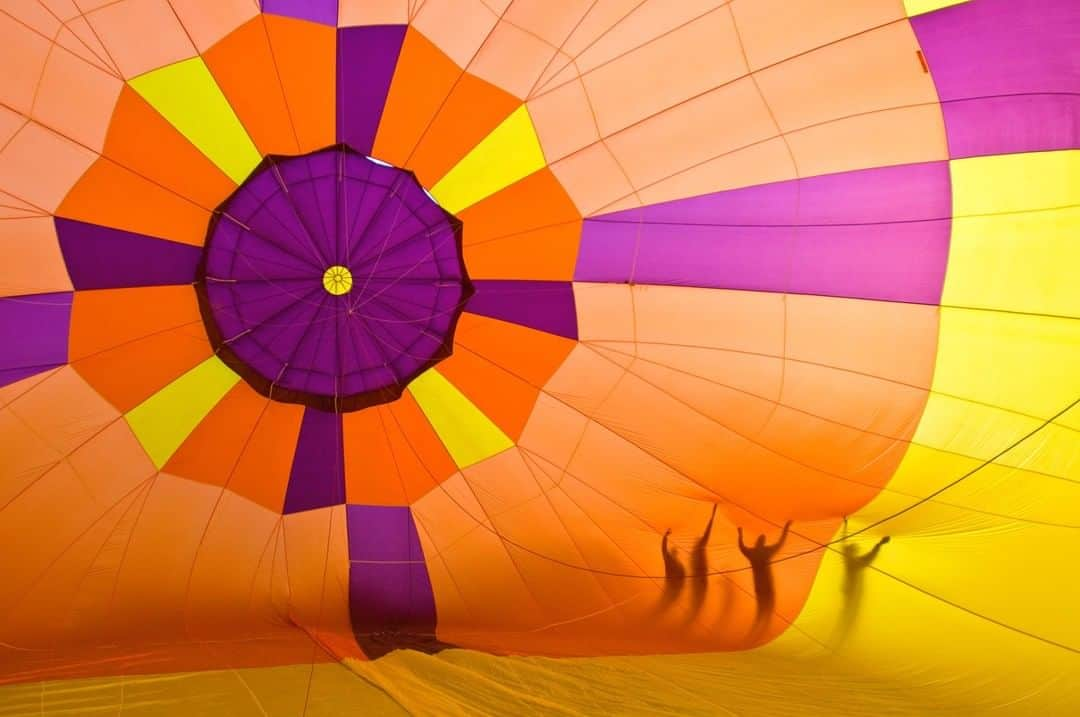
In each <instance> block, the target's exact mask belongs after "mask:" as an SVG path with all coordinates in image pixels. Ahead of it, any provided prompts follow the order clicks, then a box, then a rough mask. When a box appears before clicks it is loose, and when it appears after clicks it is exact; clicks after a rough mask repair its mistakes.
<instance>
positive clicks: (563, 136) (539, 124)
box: [529, 80, 600, 162]
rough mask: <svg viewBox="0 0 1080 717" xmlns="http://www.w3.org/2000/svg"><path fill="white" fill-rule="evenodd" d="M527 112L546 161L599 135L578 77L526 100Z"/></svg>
mask: <svg viewBox="0 0 1080 717" xmlns="http://www.w3.org/2000/svg"><path fill="white" fill-rule="evenodd" d="M529 116H530V117H532V120H533V126H534V127H535V128H536V136H537V137H539V138H540V145H541V146H542V147H543V148H544V156H545V157H547V158H548V161H549V162H554V161H555V160H557V159H561V158H563V157H565V156H567V155H568V154H571V153H573V152H574V151H576V150H578V149H580V148H582V147H587V146H588V145H590V144H592V143H593V142H596V141H598V140H599V139H600V130H599V128H597V126H596V115H594V114H593V110H592V107H591V106H590V104H589V97H588V95H586V94H585V85H584V84H583V83H582V82H581V81H580V80H577V81H574V82H567V83H566V84H564V85H561V86H560V87H558V88H557V89H554V90H552V91H551V92H546V93H544V94H542V95H540V96H539V97H534V98H533V99H531V100H529Z"/></svg>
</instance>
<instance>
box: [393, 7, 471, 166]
mask: <svg viewBox="0 0 1080 717" xmlns="http://www.w3.org/2000/svg"><path fill="white" fill-rule="evenodd" d="M460 76H461V68H460V67H458V66H457V65H455V64H454V61H453V60H451V59H450V58H449V57H447V56H446V55H445V54H444V53H443V52H442V50H440V49H439V48H437V47H436V46H435V45H434V43H432V42H431V40H429V39H427V38H426V37H424V36H423V35H421V34H420V33H419V32H417V31H416V29H415V28H413V27H409V29H408V30H406V31H405V40H404V42H403V43H402V45H401V53H400V54H399V55H398V62H397V66H396V67H395V69H394V78H393V80H392V81H391V83H390V91H389V93H388V94H387V97H386V105H385V107H384V108H383V113H382V117H381V119H380V120H379V131H378V134H376V136H375V146H374V149H372V154H373V155H374V156H376V157H378V158H379V159H382V160H383V161H386V162H390V163H391V164H395V165H398V166H403V165H404V164H405V162H406V160H408V158H409V157H410V156H411V155H412V152H413V149H414V148H415V147H416V144H417V142H419V141H420V138H421V137H422V136H423V134H424V132H425V130H426V129H427V127H428V125H429V124H430V123H431V121H432V120H433V119H434V118H435V115H436V113H437V112H438V111H439V109H440V108H441V107H442V104H443V102H444V100H445V99H446V97H447V96H448V95H449V94H450V91H451V90H452V89H453V87H454V84H455V83H456V82H457V81H458V78H459V77H460Z"/></svg>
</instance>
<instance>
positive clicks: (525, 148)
mask: <svg viewBox="0 0 1080 717" xmlns="http://www.w3.org/2000/svg"><path fill="white" fill-rule="evenodd" d="M544 166H546V161H545V160H544V152H543V150H541V149H540V140H539V138H537V136H536V130H535V129H534V128H533V123H532V118H531V117H529V111H528V110H527V109H526V108H525V105H522V106H521V107H519V108H517V109H516V110H514V112H513V113H512V114H511V115H510V116H509V117H507V118H506V119H505V120H503V122H502V124H500V125H499V126H498V127H496V128H495V129H494V130H493V131H492V132H491V134H489V135H488V136H487V137H485V138H484V139H483V140H481V141H480V144H478V145H476V147H474V148H473V150H472V151H471V152H469V153H468V154H467V155H465V158H464V159H462V160H461V161H460V162H458V163H457V165H456V166H455V167H454V168H453V169H451V170H450V171H449V172H448V173H447V174H446V176H445V177H443V178H442V179H441V180H439V182H438V183H437V184H436V185H435V186H434V187H432V189H431V193H432V195H433V196H434V197H435V199H436V200H438V202H439V204H441V205H442V206H443V207H444V208H445V209H446V210H447V211H450V212H459V211H461V210H462V209H465V208H466V207H469V206H472V205H473V204H476V203H477V202H479V201H480V200H481V199H484V198H485V197H489V196H491V195H492V194H494V193H495V192H497V191H499V190H500V189H503V188H505V187H508V186H510V185H511V184H513V183H514V182H516V181H518V180H519V179H524V178H525V177H527V176H529V175H530V174H532V173H533V172H536V171H538V170H540V169H543V168H544Z"/></svg>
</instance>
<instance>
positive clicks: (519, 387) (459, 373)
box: [439, 351, 540, 441]
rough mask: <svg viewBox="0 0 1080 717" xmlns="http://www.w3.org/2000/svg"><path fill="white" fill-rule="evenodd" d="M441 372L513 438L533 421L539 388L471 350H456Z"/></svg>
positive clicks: (442, 366) (441, 368)
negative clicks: (530, 416)
mask: <svg viewBox="0 0 1080 717" xmlns="http://www.w3.org/2000/svg"><path fill="white" fill-rule="evenodd" d="M439 372H440V373H442V374H443V375H444V376H446V378H448V379H449V380H450V381H451V382H452V383H453V384H454V385H456V386H457V387H458V388H459V389H460V390H461V392H462V393H464V394H465V396H466V397H467V398H468V399H469V400H470V401H472V402H473V403H474V404H476V407H477V408H479V409H480V410H481V411H482V412H483V413H484V415H486V416H487V417H488V418H490V419H491V420H492V421H494V422H495V424H496V425H497V426H498V427H499V428H501V429H502V431H503V433H505V434H506V435H507V436H509V437H510V438H511V440H515V441H516V440H517V438H518V436H520V435H521V431H522V430H523V429H524V428H525V422H526V421H528V420H529V413H531V412H532V407H533V403H534V402H535V401H536V396H537V394H539V393H540V389H539V388H536V387H533V386H530V385H529V384H528V383H526V382H525V381H523V380H521V379H520V378H518V377H517V376H515V375H514V374H512V373H510V371H508V370H506V369H505V368H502V367H500V366H497V365H495V364H493V363H491V362H490V361H487V360H485V359H483V358H482V357H480V356H478V355H477V354H475V353H472V352H470V351H455V352H454V355H453V356H451V357H450V358H448V359H446V360H445V361H443V362H442V363H441V364H439Z"/></svg>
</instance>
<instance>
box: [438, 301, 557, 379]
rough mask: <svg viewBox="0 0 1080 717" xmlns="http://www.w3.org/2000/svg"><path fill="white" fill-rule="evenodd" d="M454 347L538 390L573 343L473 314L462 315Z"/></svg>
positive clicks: (455, 335)
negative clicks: (522, 380) (459, 347)
mask: <svg viewBox="0 0 1080 717" xmlns="http://www.w3.org/2000/svg"><path fill="white" fill-rule="evenodd" d="M454 339H455V342H456V343H457V344H459V345H460V346H461V347H463V348H464V349H466V350H467V351H470V352H472V353H475V354H478V355H479V356H482V357H484V358H485V359H487V360H488V361H491V362H492V363H494V364H495V365H497V366H500V367H502V368H504V369H506V370H511V369H512V370H513V372H514V374H515V375H516V376H519V377H520V378H522V379H524V380H525V381H527V382H528V383H529V384H531V385H533V386H535V387H537V388H540V387H542V386H543V385H544V384H545V383H547V381H548V379H549V378H551V376H552V374H554V373H555V371H556V370H557V369H558V368H559V366H560V365H561V364H562V362H563V361H565V360H566V357H567V356H568V355H569V354H570V351H572V350H573V348H574V345H575V343H576V342H575V341H573V340H571V339H568V338H565V337H563V336H556V335H555V334H549V333H547V332H545V331H535V330H533V329H530V328H528V327H526V326H520V325H518V324H512V323H509V322H507V321H500V320H499V319H492V318H489V317H487V316H478V315H476V314H468V313H465V314H462V315H461V320H460V321H458V327H457V332H456V333H455V334H454Z"/></svg>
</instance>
